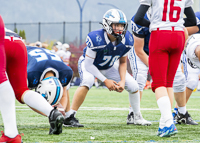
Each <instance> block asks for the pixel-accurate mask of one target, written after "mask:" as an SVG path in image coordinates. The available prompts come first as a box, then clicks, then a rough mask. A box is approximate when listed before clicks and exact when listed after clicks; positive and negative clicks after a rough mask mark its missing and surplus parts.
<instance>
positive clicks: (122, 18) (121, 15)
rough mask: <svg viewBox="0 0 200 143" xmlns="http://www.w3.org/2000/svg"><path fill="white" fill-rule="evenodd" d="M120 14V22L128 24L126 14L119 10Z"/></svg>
mask: <svg viewBox="0 0 200 143" xmlns="http://www.w3.org/2000/svg"><path fill="white" fill-rule="evenodd" d="M117 11H118V13H119V15H120V20H119V23H123V24H126V21H125V19H124V15H123V13H122V12H121V11H119V10H117Z"/></svg>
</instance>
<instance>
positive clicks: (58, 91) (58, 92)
mask: <svg viewBox="0 0 200 143" xmlns="http://www.w3.org/2000/svg"><path fill="white" fill-rule="evenodd" d="M53 80H54V81H55V83H56V86H57V89H56V97H55V98H54V101H53V103H51V105H54V104H55V103H56V102H57V101H58V98H59V95H60V85H59V83H58V81H57V78H53Z"/></svg>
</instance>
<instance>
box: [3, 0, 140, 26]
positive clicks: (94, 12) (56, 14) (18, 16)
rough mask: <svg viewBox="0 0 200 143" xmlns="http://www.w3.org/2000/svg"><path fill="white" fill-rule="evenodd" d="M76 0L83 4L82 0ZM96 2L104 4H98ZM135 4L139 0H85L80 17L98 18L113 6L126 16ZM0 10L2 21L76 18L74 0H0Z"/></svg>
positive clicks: (49, 20)
mask: <svg viewBox="0 0 200 143" xmlns="http://www.w3.org/2000/svg"><path fill="white" fill-rule="evenodd" d="M79 1H80V3H81V5H83V2H84V1H85V0H79ZM99 2H101V3H104V4H105V5H99V4H98V3H99ZM112 5H113V6H112ZM138 6H139V0H87V2H86V4H85V7H84V9H83V21H89V20H91V21H101V19H102V16H103V14H104V13H105V12H106V11H107V10H109V9H111V8H114V7H118V8H119V9H121V10H122V11H123V12H124V13H125V14H126V16H127V19H129V20H130V19H131V17H132V16H133V15H134V14H135V12H136V11H137V8H138ZM0 14H1V16H2V17H3V19H4V22H5V23H14V22H17V23H19V22H20V23H26V22H62V21H75V22H78V21H79V20H80V10H79V6H78V3H77V1H76V0H3V1H1V8H0Z"/></svg>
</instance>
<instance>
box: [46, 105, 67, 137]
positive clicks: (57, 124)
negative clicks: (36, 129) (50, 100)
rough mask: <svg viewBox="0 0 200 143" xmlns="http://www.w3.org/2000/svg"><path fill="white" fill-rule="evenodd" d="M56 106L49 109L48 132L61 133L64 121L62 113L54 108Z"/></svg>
mask: <svg viewBox="0 0 200 143" xmlns="http://www.w3.org/2000/svg"><path fill="white" fill-rule="evenodd" d="M56 108H57V107H54V109H53V110H52V111H51V113H50V115H49V123H50V126H51V127H50V129H49V134H50V135H52V134H57V135H58V134H60V133H62V125H63V121H64V117H63V115H62V114H61V113H60V112H59V111H58V110H57V109H56Z"/></svg>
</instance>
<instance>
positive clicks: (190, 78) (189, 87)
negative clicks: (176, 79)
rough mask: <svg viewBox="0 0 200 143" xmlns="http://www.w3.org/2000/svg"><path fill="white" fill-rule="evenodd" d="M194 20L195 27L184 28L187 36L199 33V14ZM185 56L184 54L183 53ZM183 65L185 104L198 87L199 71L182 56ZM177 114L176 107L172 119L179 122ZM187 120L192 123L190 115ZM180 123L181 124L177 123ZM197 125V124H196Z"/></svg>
mask: <svg viewBox="0 0 200 143" xmlns="http://www.w3.org/2000/svg"><path fill="white" fill-rule="evenodd" d="M195 16H196V19H197V25H196V26H191V27H186V29H187V31H188V35H189V36H190V35H192V34H195V33H200V12H196V13H195ZM183 55H185V52H184V53H183ZM182 61H183V65H184V73H185V77H186V103H187V102H188V100H189V98H190V96H191V94H192V92H193V90H194V89H195V88H196V87H197V85H198V81H199V78H198V75H199V74H200V69H199V68H197V67H196V66H195V65H193V64H192V63H191V62H190V60H189V59H187V56H183V60H182ZM177 114H178V109H177V105H176V106H175V108H174V112H173V116H174V118H175V119H176V120H177V121H178V120H180V119H181V118H182V117H183V116H181V115H179V118H177ZM188 118H189V119H190V120H191V121H193V119H192V117H191V116H190V114H188ZM182 121H183V122H184V120H182ZM179 123H181V122H179ZM196 124H197V123H196Z"/></svg>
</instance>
